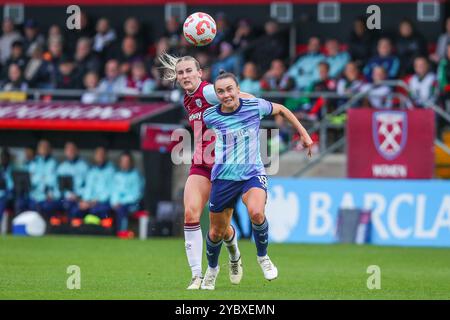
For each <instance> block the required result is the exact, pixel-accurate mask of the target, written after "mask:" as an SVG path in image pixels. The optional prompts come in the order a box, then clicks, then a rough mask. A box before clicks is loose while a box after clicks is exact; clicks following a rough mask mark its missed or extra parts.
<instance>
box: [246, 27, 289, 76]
mask: <svg viewBox="0 0 450 320" xmlns="http://www.w3.org/2000/svg"><path fill="white" fill-rule="evenodd" d="M264 32H265V34H264V35H263V36H261V37H259V39H258V40H256V41H255V42H254V43H253V44H252V46H251V48H250V47H249V49H248V50H249V52H248V59H249V60H251V61H253V62H255V63H256V65H257V66H258V67H259V68H260V70H261V72H263V73H264V72H266V71H267V70H268V69H269V68H270V63H271V62H272V60H274V59H284V58H285V57H286V56H287V55H288V50H287V48H288V46H287V38H286V35H287V34H286V33H285V32H282V31H281V30H280V28H279V25H278V23H277V22H276V21H275V20H269V21H267V22H266V23H265V24H264Z"/></svg>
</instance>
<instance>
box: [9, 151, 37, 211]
mask: <svg viewBox="0 0 450 320" xmlns="http://www.w3.org/2000/svg"><path fill="white" fill-rule="evenodd" d="M35 157H36V152H35V150H34V147H31V146H27V147H25V148H24V150H23V159H22V161H21V162H20V163H19V165H18V166H17V170H18V171H22V172H27V173H29V174H30V178H31V170H32V168H33V167H34V166H35V162H34V161H35ZM28 191H30V190H28ZM14 198H15V199H14V201H15V203H14V211H15V212H16V214H18V213H20V212H24V211H26V210H28V209H30V194H29V192H27V191H26V190H21V189H20V188H18V190H17V189H16V190H14Z"/></svg>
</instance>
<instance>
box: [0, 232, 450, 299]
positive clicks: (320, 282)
mask: <svg viewBox="0 0 450 320" xmlns="http://www.w3.org/2000/svg"><path fill="white" fill-rule="evenodd" d="M240 249H241V252H242V257H243V264H244V277H243V279H242V282H241V284H240V285H239V286H233V285H231V284H230V282H229V280H228V269H227V252H226V249H225V247H223V248H222V254H221V259H220V266H221V271H220V274H219V278H218V280H217V283H216V290H215V291H213V292H210V291H208V292H204V291H194V292H192V291H187V290H186V289H185V288H186V286H187V284H188V282H189V280H190V270H189V268H188V265H187V259H186V256H185V253H184V243H183V239H181V238H178V239H173V238H172V239H161V238H152V239H150V240H147V241H139V240H120V239H116V238H109V237H88V236H83V237H75V236H46V237H42V238H28V237H25V238H22V237H12V236H6V237H0V299H219V300H222V299H255V300H259V299H450V281H449V280H450V249H439V248H402V247H376V246H356V245H304V244H271V245H270V246H269V254H270V256H271V258H272V260H273V261H274V263H275V264H276V265H277V267H278V269H279V278H278V279H276V280H275V281H272V282H268V281H266V280H264V278H263V275H262V272H261V270H260V267H259V265H258V264H257V262H256V256H255V247H254V244H253V243H251V242H249V241H241V242H240ZM205 260H206V259H204V261H203V263H204V266H205V265H206V261H205ZM69 265H77V266H79V267H80V268H81V289H80V290H69V289H67V287H66V281H67V278H68V277H69V274H67V267H68V266H69ZM369 265H378V266H379V267H380V268H381V289H380V290H369V289H368V288H367V286H366V283H367V279H368V277H369V276H370V274H367V272H366V271H367V267H368V266H369Z"/></svg>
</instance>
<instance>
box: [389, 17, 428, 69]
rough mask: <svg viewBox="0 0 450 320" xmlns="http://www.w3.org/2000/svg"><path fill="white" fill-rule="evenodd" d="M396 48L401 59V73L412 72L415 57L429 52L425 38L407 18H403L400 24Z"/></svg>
mask: <svg viewBox="0 0 450 320" xmlns="http://www.w3.org/2000/svg"><path fill="white" fill-rule="evenodd" d="M396 48H397V56H398V58H399V59H400V75H405V74H411V73H412V72H413V64H414V58H415V57H417V56H420V55H426V54H427V45H426V42H425V39H424V38H423V37H422V36H421V35H420V34H419V33H418V32H417V31H416V30H415V28H414V26H413V24H412V22H411V21H409V20H407V19H404V20H402V21H401V22H400V24H399V26H398V37H397V41H396Z"/></svg>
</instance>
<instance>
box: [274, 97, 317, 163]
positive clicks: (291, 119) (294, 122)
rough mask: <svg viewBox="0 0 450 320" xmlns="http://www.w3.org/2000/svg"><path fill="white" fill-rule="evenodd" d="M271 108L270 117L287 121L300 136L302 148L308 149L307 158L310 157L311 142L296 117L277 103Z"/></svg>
mask: <svg viewBox="0 0 450 320" xmlns="http://www.w3.org/2000/svg"><path fill="white" fill-rule="evenodd" d="M272 106H273V110H272V115H276V114H279V115H281V116H282V117H283V118H285V119H286V120H287V121H289V123H290V124H292V126H293V127H294V128H295V130H297V131H298V133H299V134H300V137H301V139H302V143H303V146H304V147H305V148H308V156H310V157H311V148H312V145H313V141H312V139H311V137H310V136H309V134H308V131H306V129H305V128H304V127H303V126H302V124H301V123H300V121H299V120H298V119H297V117H296V116H295V115H294V114H293V113H292V112H291V111H290V110H289V109H288V108H286V107H285V106H283V105H281V104H278V103H272Z"/></svg>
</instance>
